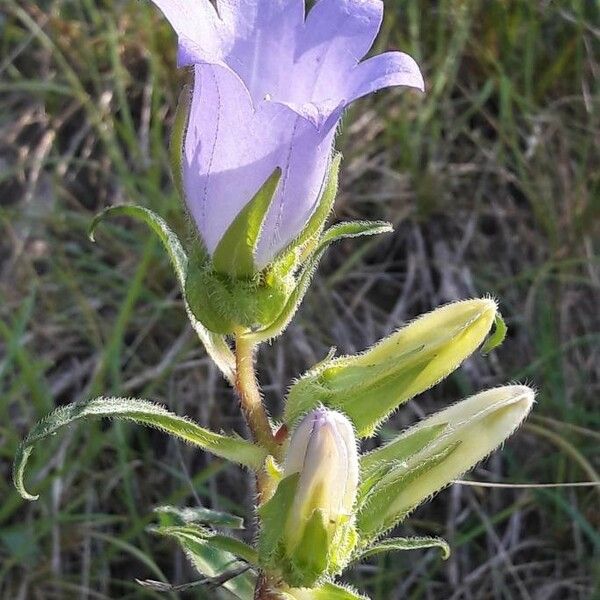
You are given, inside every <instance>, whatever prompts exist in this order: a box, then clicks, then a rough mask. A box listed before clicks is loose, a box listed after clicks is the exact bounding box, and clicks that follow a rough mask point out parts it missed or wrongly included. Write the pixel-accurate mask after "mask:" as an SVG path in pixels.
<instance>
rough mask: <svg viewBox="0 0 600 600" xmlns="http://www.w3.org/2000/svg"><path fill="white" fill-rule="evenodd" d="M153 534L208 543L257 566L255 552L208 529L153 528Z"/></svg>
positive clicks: (249, 547) (247, 546)
mask: <svg viewBox="0 0 600 600" xmlns="http://www.w3.org/2000/svg"><path fill="white" fill-rule="evenodd" d="M151 530H152V531H153V532H154V533H159V534H161V535H169V536H171V537H175V538H177V539H186V540H193V541H196V542H209V543H210V545H211V546H213V547H214V548H218V549H219V550H223V551H225V552H229V553H230V554H233V555H235V556H236V557H237V558H239V559H241V560H243V561H245V562H247V563H248V564H251V565H254V566H256V565H257V564H258V554H257V553H256V550H255V549H254V548H252V547H251V546H249V545H248V544H246V543H244V542H242V541H241V540H238V539H237V538H234V537H231V536H227V535H221V534H219V533H215V532H213V531H211V530H209V529H204V528H202V527H199V526H197V525H193V524H190V525H178V526H168V527H153V528H152V529H151Z"/></svg>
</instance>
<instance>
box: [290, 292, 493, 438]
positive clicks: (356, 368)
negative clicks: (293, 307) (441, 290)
mask: <svg viewBox="0 0 600 600" xmlns="http://www.w3.org/2000/svg"><path fill="white" fill-rule="evenodd" d="M495 315H496V304H495V303H494V301H493V300H489V299H481V300H465V301H462V302H455V303H453V304H449V305H448V306H444V307H442V308H439V309H437V310H435V311H433V312H431V313H429V314H427V315H424V316H422V317H420V318H419V319H417V320H416V321H414V322H413V323H411V324H409V325H407V326H406V327H404V328H402V329H400V330H398V331H397V332H396V333H394V334H392V335H391V336H389V337H387V338H385V339H384V340H382V341H381V342H379V343H378V344H376V345H375V346H373V347H372V348H370V349H369V350H367V351H366V352H364V353H363V354H359V355H356V356H343V357H339V358H335V359H333V360H331V361H329V362H328V363H325V364H323V365H321V366H320V367H319V368H318V369H313V370H312V371H309V372H308V373H307V374H306V375H305V376H303V377H302V378H301V379H300V380H298V381H297V382H296V383H295V384H294V385H293V386H292V388H291V390H290V393H289V396H288V400H287V402H286V407H285V422H286V424H287V425H288V427H290V429H291V428H292V427H293V426H294V424H295V422H296V421H297V419H298V418H299V417H300V416H301V415H303V414H305V413H306V412H308V411H309V410H311V409H312V408H313V407H314V406H316V405H317V404H319V403H321V404H324V405H326V406H329V407H331V408H337V409H339V410H341V411H342V412H344V413H345V414H346V415H347V416H348V417H349V418H350V419H351V420H352V422H353V423H354V425H355V427H356V429H357V432H358V434H359V435H360V436H363V437H365V436H369V435H372V434H373V432H374V431H375V429H376V428H377V426H378V425H379V424H380V423H381V422H382V421H383V420H384V419H385V418H386V417H387V416H388V415H389V414H390V413H391V412H392V411H393V410H395V409H396V408H397V407H398V406H399V405H400V404H402V403H403V402H406V401H407V400H409V399H410V398H413V397H414V396H416V395H417V394H419V393H421V392H423V391H425V390H426V389H428V388H430V387H432V386H433V385H435V384H436V383H437V382H438V381H439V380H440V379H443V378H444V377H445V376H447V375H448V374H449V373H451V372H452V371H453V370H454V369H456V368H457V367H458V366H459V365H460V364H461V362H462V361H463V360H464V359H465V358H467V357H468V356H469V355H470V354H471V353H472V352H474V351H475V349H476V348H477V347H478V346H479V345H480V344H481V343H482V342H483V340H484V339H485V336H486V335H487V333H488V332H489V330H490V328H491V326H492V323H493V321H494V317H495Z"/></svg>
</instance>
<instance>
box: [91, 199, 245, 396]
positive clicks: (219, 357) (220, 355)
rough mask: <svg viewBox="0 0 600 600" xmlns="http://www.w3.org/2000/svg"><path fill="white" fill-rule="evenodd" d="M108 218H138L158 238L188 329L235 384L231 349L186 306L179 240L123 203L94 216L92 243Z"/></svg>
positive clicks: (158, 222)
mask: <svg viewBox="0 0 600 600" xmlns="http://www.w3.org/2000/svg"><path fill="white" fill-rule="evenodd" d="M108 216H128V217H133V218H135V219H138V220H140V221H142V222H143V223H145V224H146V225H147V226H148V227H150V229H151V230H152V231H153V232H154V233H155V234H156V235H157V236H158V238H159V239H160V241H161V242H162V244H163V246H164V247H165V249H166V250H167V252H168V254H169V258H170V259H171V263H172V264H173V268H174V269H175V274H176V275H177V280H178V282H179V285H180V287H181V291H182V293H183V297H184V301H185V309H186V313H187V316H188V318H189V320H190V322H191V324H192V327H193V328H194V330H195V331H196V333H197V334H198V337H199V338H200V340H201V341H202V343H203V344H204V346H205V348H206V351H207V352H208V354H209V355H210V357H211V358H212V359H213V360H214V361H215V363H216V364H217V366H218V367H219V368H220V369H221V371H222V372H223V375H224V376H225V378H226V379H227V380H228V381H229V382H230V383H231V384H232V385H233V384H234V383H235V357H234V356H233V353H232V352H231V349H230V348H229V346H228V345H227V342H226V341H225V338H224V337H223V336H221V335H217V334H214V333H212V332H210V331H208V329H206V327H204V325H202V323H200V321H198V319H196V317H195V316H194V315H193V313H192V311H191V310H190V307H189V306H188V303H187V299H186V298H185V280H186V274H187V269H188V257H187V255H186V253H185V251H184V249H183V246H182V245H181V242H180V241H179V238H178V237H177V236H176V235H175V233H174V232H173V231H172V229H171V228H170V227H169V226H168V225H167V223H166V222H165V220H164V219H162V218H161V217H159V216H158V215H157V214H156V213H154V212H152V211H151V210H148V209H147V208H144V207H142V206H136V205H132V204H123V205H119V206H110V207H108V208H106V209H105V210H103V211H102V212H100V213H98V214H97V215H96V216H95V217H94V220H93V221H92V224H91V226H90V232H89V235H90V239H91V240H92V241H94V233H95V231H96V228H97V226H98V224H99V223H100V221H102V220H103V219H104V218H105V217H108Z"/></svg>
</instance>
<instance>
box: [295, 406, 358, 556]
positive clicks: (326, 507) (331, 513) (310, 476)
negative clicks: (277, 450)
mask: <svg viewBox="0 0 600 600" xmlns="http://www.w3.org/2000/svg"><path fill="white" fill-rule="evenodd" d="M294 473H299V474H300V478H299V480H298V487H297V489H296V495H295V497H294V502H293V505H292V510H291V511H290V514H289V517H288V520H287V523H286V531H285V538H286V546H287V547H288V549H289V550H290V551H292V550H293V548H294V547H295V546H296V544H297V543H298V542H299V541H300V540H301V538H302V535H303V530H304V524H305V523H306V521H307V520H308V519H310V517H311V516H312V514H313V512H314V511H315V510H320V511H321V512H322V514H323V517H324V521H325V523H326V524H329V525H335V523H337V522H339V520H340V518H343V517H349V516H350V515H351V513H352V506H353V504H354V500H355V498H356V487H357V484H358V454H357V449H356V439H355V437H354V429H353V428H352V425H351V423H350V421H349V420H348V419H347V418H346V417H345V416H344V415H342V414H341V413H339V412H336V411H332V410H327V409H324V408H319V409H317V410H314V411H312V412H311V413H309V414H308V415H307V416H306V417H304V419H303V420H302V422H301V423H300V424H299V425H298V427H297V428H296V430H295V432H294V434H293V436H292V439H291V442H290V447H289V450H288V452H287V456H286V459H285V463H284V477H289V476H290V475H293V474H294Z"/></svg>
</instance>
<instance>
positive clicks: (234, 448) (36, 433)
mask: <svg viewBox="0 0 600 600" xmlns="http://www.w3.org/2000/svg"><path fill="white" fill-rule="evenodd" d="M85 417H113V418H121V419H127V420H130V421H135V422H136V423H142V424H144V425H149V426H151V427H156V428H158V429H161V430H163V431H165V432H166V433H169V434H171V435H173V436H175V437H178V438H180V439H182V440H184V441H186V442H190V443H191V444H193V445H195V446H199V447H200V448H202V449H204V450H207V451H209V452H212V453H213V454H216V455H217V456H220V457H222V458H226V459H227V460H231V461H233V462H237V463H240V464H242V465H245V466H248V467H251V468H253V469H260V468H262V465H263V463H264V460H265V458H266V451H265V450H263V449H262V448H260V447H259V446H256V445H254V444H252V443H250V442H247V441H245V440H243V439H241V438H236V437H229V436H225V435H221V434H218V433H214V432H212V431H209V430H208V429H204V428H202V427H200V426H199V425H197V424H196V423H194V422H193V421H191V420H189V419H186V418H184V417H179V416H177V415H175V414H173V413H171V412H169V411H168V410H167V409H165V408H163V407H162V406H159V405H157V404H154V403H152V402H148V401H147V400H138V399H135V398H104V397H100V398H95V399H93V400H87V401H84V402H76V403H73V404H69V405H67V406H61V407H60V408H57V409H56V410H55V411H54V412H52V413H51V414H49V415H48V416H46V417H45V418H44V419H42V420H41V421H40V422H39V423H38V424H37V425H35V427H34V428H33V429H32V430H31V431H30V432H29V434H28V435H27V437H26V438H25V439H24V440H23V442H22V444H21V445H20V446H19V449H18V451H17V455H16V457H15V462H14V469H13V480H14V484H15V487H16V488H17V490H18V491H19V493H20V494H21V496H23V498H25V499H27V500H36V499H37V496H33V495H31V494H29V493H28V492H27V490H26V489H25V486H24V483H23V476H24V473H25V468H26V466H27V461H28V459H29V456H30V454H31V452H32V451H33V447H34V445H35V444H36V443H37V442H40V441H41V440H43V439H45V438H47V437H48V436H51V435H54V434H55V433H56V432H57V431H58V430H59V429H60V428H61V427H64V426H65V425H68V424H70V423H72V422H73V421H77V420H79V419H82V418H85Z"/></svg>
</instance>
